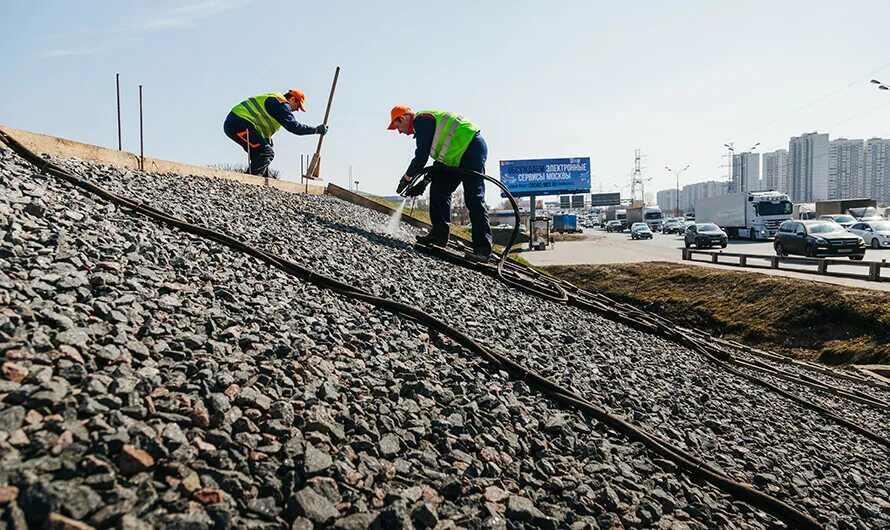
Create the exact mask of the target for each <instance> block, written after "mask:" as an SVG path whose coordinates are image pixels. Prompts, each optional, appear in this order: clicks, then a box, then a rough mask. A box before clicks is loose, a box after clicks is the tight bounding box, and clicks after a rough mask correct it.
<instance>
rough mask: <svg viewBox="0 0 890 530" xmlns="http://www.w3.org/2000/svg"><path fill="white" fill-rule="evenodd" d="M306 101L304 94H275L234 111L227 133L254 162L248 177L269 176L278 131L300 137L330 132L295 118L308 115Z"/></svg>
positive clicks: (236, 106) (233, 109) (262, 96)
mask: <svg viewBox="0 0 890 530" xmlns="http://www.w3.org/2000/svg"><path fill="white" fill-rule="evenodd" d="M305 101H306V96H305V95H304V94H303V92H302V91H300V90H288V91H287V92H286V93H284V94H283V95H282V94H276V93H274V92H273V93H270V94H262V95H260V96H256V97H252V98H248V99H245V100H244V101H242V102H241V103H239V104H237V105H235V106H234V107H232V110H231V112H229V115H228V116H226V121H225V123H223V130H224V131H225V133H226V136H228V137H229V138H231V139H232V140H233V141H234V142H235V143H237V144H238V145H240V146H241V148H242V149H244V150H245V151H246V152H247V155H248V158H249V159H250V168H249V169H248V171H247V172H248V173H250V174H251V175H260V176H263V177H268V176H269V173H268V171H269V164H270V163H272V159H273V158H274V157H275V152H274V151H273V150H272V135H273V134H275V133H276V132H278V129H280V128H282V127H284V128H285V129H287V130H288V131H290V132H292V133H294V134H296V135H299V136H304V135H307V134H324V133H326V132H328V126H327V125H318V126H315V127H313V126H311V125H303V124H302V123H300V122H298V121H297V120H296V118H294V115H293V113H294V112H296V111H298V110H300V111H303V112H306V107H305V106H304V103H305Z"/></svg>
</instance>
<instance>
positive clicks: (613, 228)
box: [606, 220, 624, 232]
mask: <svg viewBox="0 0 890 530" xmlns="http://www.w3.org/2000/svg"><path fill="white" fill-rule="evenodd" d="M606 232H624V223H622V222H621V221H618V220H612V221H609V222H608V223H606Z"/></svg>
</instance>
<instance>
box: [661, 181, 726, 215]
mask: <svg viewBox="0 0 890 530" xmlns="http://www.w3.org/2000/svg"><path fill="white" fill-rule="evenodd" d="M729 187H730V183H729V182H725V181H716V180H709V181H707V182H696V183H695V184H687V185H685V186H683V188H681V189H680V201H679V202H680V212H691V211H693V208H695V201H697V200H698V199H702V198H705V197H716V196H717V195H726V194H727V193H729ZM657 197H658V201H657V202H658V207H659V208H661V210H662V211H664V212H673V211H674V209H675V208H676V201H677V196H676V190H674V189H673V188H671V189H667V190H661V191H659V192H658V194H657Z"/></svg>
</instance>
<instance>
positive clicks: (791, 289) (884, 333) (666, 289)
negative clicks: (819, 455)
mask: <svg viewBox="0 0 890 530" xmlns="http://www.w3.org/2000/svg"><path fill="white" fill-rule="evenodd" d="M546 270H547V271H549V272H550V273H551V274H553V275H554V276H556V277H559V278H562V279H565V280H567V281H570V282H572V283H574V284H575V285H577V286H579V287H582V288H584V289H588V290H591V291H598V292H601V293H603V294H605V295H608V296H610V297H613V298H615V299H619V300H622V301H625V302H628V303H632V304H634V305H637V306H638V307H642V308H645V309H648V310H652V311H655V312H657V313H659V314H662V315H664V316H666V317H668V318H670V319H672V320H674V321H675V322H678V323H680V324H682V325H685V326H698V327H699V329H704V330H707V331H709V332H710V333H712V334H714V335H718V336H725V337H729V338H735V339H737V340H739V341H741V342H743V343H746V344H749V345H751V346H755V347H758V348H763V349H769V350H773V351H778V352H782V353H786V354H790V355H793V356H795V357H798V358H807V359H815V360H819V361H821V362H824V363H828V364H844V363H861V364H868V363H888V362H890V294H887V293H884V292H880V291H871V290H867V289H853V288H847V287H842V286H835V285H830V284H825V283H817V282H811V281H806V280H799V279H796V278H782V277H778V276H767V275H764V274H753V273H746V272H732V271H720V270H714V269H706V268H704V267H697V266H690V265H679V264H672V263H641V264H627V265H583V266H556V267H547V268H546Z"/></svg>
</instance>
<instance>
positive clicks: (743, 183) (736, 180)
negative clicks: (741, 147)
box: [732, 152, 760, 193]
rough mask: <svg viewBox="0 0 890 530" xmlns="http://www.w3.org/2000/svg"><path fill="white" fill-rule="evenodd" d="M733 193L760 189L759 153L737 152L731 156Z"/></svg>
mask: <svg viewBox="0 0 890 530" xmlns="http://www.w3.org/2000/svg"><path fill="white" fill-rule="evenodd" d="M732 189H733V192H734V193H739V192H742V191H757V190H759V189H760V153H750V152H745V153H739V154H737V155H733V157H732Z"/></svg>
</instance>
